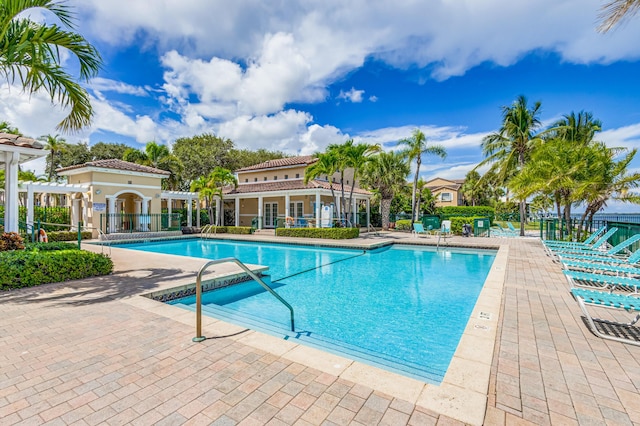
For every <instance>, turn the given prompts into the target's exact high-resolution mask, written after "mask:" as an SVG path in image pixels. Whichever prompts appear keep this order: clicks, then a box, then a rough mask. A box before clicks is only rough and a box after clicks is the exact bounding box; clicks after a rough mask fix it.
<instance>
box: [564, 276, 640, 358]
mask: <svg viewBox="0 0 640 426" xmlns="http://www.w3.org/2000/svg"><path fill="white" fill-rule="evenodd" d="M571 295H572V296H573V298H574V299H575V300H576V302H578V305H579V306H580V310H582V313H583V314H584V316H585V319H586V320H587V322H588V323H589V327H590V328H591V331H592V332H593V334H595V335H596V336H598V337H601V338H603V339H608V340H614V341H616V342H622V343H629V344H631V345H636V346H640V340H639V339H638V338H637V337H636V339H634V338H633V336H639V335H640V330H636V329H637V327H634V326H635V324H636V323H637V322H638V320H640V298H638V297H637V296H638V295H626V294H613V293H605V292H602V291H593V290H586V289H581V288H574V289H571ZM587 305H589V306H600V307H603V308H614V309H624V310H625V311H627V312H634V311H635V312H639V313H638V314H637V315H636V317H635V318H634V319H632V320H631V321H629V322H628V323H619V322H615V321H608V320H603V319H600V318H594V317H593V316H592V315H591V314H590V313H589V311H588V310H587ZM596 323H599V324H605V325H607V326H608V327H603V329H604V330H608V329H610V328H611V326H614V327H616V326H617V327H621V328H622V331H623V332H622V333H619V335H612V334H606V333H604V332H602V331H600V330H599V329H598V327H596ZM630 327H633V329H634V330H635V332H634V333H630V332H629V331H630V330H629V328H630ZM616 334H618V333H616ZM620 336H627V337H626V338H625V337H620Z"/></svg>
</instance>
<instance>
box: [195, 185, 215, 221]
mask: <svg viewBox="0 0 640 426" xmlns="http://www.w3.org/2000/svg"><path fill="white" fill-rule="evenodd" d="M190 190H191V191H193V192H197V193H198V198H200V199H201V200H204V203H205V208H206V209H207V212H208V214H209V223H211V224H213V223H217V222H216V221H215V217H214V215H213V198H214V197H215V196H216V195H218V194H219V192H220V191H219V190H218V189H217V188H211V187H210V186H209V180H208V179H207V178H205V177H204V176H200V177H199V178H198V179H196V180H194V181H192V182H191V186H190Z"/></svg>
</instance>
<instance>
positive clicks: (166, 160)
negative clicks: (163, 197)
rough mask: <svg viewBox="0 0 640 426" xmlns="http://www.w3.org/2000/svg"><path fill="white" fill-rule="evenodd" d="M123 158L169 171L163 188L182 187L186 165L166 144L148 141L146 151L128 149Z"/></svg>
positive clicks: (174, 189) (173, 189)
mask: <svg viewBox="0 0 640 426" xmlns="http://www.w3.org/2000/svg"><path fill="white" fill-rule="evenodd" d="M122 157H123V160H125V161H129V162H132V163H137V164H143V165H145V166H150V167H154V168H156V169H160V170H164V171H167V172H169V173H171V174H170V175H169V177H168V178H167V179H165V180H163V182H162V189H167V190H172V191H176V190H178V189H179V187H180V183H181V179H182V172H183V171H184V165H183V164H182V161H180V159H179V158H178V157H176V156H175V155H173V154H172V153H171V151H169V148H168V147H167V146H166V145H162V144H158V143H156V142H153V141H152V142H147V144H146V145H145V147H144V151H141V150H139V149H135V148H129V149H127V150H126V151H125V152H124V154H123V156H122Z"/></svg>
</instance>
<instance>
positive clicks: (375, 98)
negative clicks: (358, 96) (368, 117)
mask: <svg viewBox="0 0 640 426" xmlns="http://www.w3.org/2000/svg"><path fill="white" fill-rule="evenodd" d="M369 102H378V97H377V96H376V95H371V96H369Z"/></svg>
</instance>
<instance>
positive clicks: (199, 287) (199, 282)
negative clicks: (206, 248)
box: [192, 257, 295, 342]
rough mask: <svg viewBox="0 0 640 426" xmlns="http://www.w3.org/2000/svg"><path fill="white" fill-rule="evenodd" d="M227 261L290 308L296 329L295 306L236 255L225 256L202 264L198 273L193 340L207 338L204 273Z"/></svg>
mask: <svg viewBox="0 0 640 426" xmlns="http://www.w3.org/2000/svg"><path fill="white" fill-rule="evenodd" d="M227 262H233V263H235V264H236V265H238V266H239V267H240V268H241V269H242V270H244V271H245V272H246V273H247V274H248V275H249V276H250V277H251V278H253V279H254V280H255V281H256V282H257V283H258V284H260V285H261V286H262V287H263V288H264V289H265V290H267V291H268V292H269V293H271V294H272V295H273V296H274V297H275V298H276V299H278V300H279V301H280V302H281V303H282V304H283V305H285V306H286V307H287V308H289V311H290V312H291V331H295V327H294V319H293V307H291V305H290V304H289V303H287V301H286V300H284V299H283V298H282V296H280V295H279V294H278V293H276V292H275V291H273V289H272V288H271V287H269V286H268V285H267V283H265V282H264V281H262V279H261V278H260V277H259V276H258V275H256V274H255V273H254V272H253V271H252V270H250V269H249V268H248V267H247V265H245V264H244V263H242V262H241V261H240V260H239V259H236V258H235V257H225V258H223V259H216V260H210V261H209V262H207V263H205V264H204V265H202V267H201V268H200V270H199V271H198V275H197V277H196V337H194V338H193V339H192V340H193V341H194V342H202V341H203V340H205V339H206V337H204V336H203V335H202V274H203V273H204V271H205V270H206V269H207V268H208V267H209V266H213V265H218V264H220V263H227Z"/></svg>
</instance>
